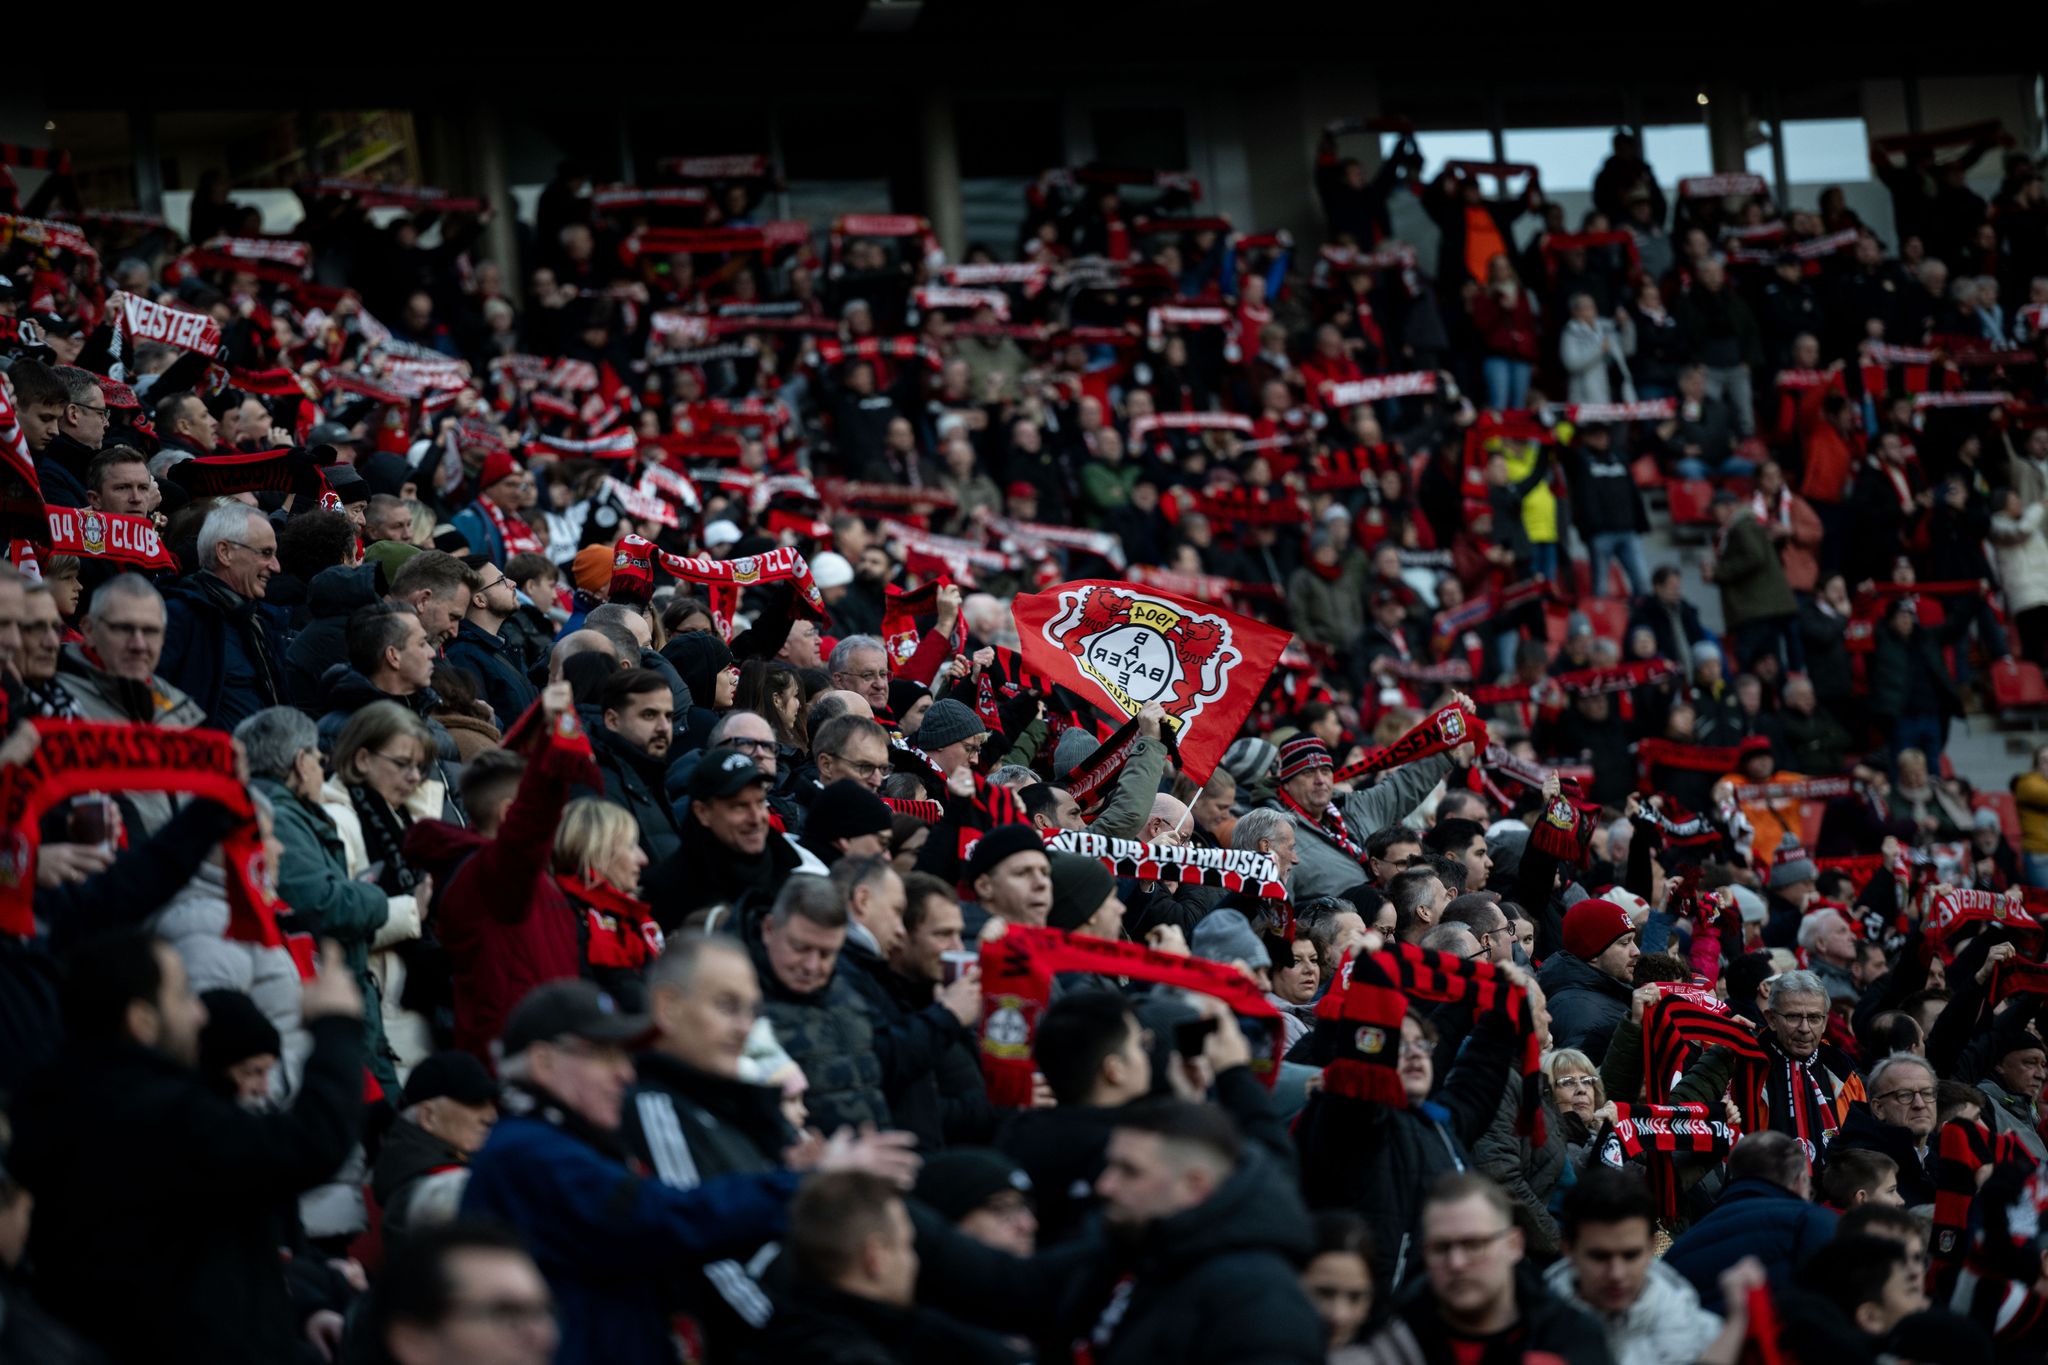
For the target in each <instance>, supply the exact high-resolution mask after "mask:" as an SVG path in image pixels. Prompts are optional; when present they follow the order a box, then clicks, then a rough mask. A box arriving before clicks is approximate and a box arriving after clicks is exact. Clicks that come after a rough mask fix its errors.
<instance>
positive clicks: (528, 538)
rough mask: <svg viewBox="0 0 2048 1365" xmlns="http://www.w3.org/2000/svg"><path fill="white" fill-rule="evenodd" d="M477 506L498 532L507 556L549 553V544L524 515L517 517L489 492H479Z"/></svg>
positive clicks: (509, 557) (508, 557)
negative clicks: (498, 502)
mask: <svg viewBox="0 0 2048 1365" xmlns="http://www.w3.org/2000/svg"><path fill="white" fill-rule="evenodd" d="M476 505H477V507H478V508H479V509H480V510H481V511H482V512H483V514H484V516H485V517H486V518H487V519H488V520H489V521H490V523H491V526H492V528H493V529H495V530H496V531H497V533H498V542H499V543H500V544H501V545H503V546H504V547H505V558H506V559H507V560H509V559H511V558H512V556H513V555H539V554H546V553H547V548H548V547H547V544H546V542H544V541H543V540H542V539H541V538H540V537H539V536H538V535H536V534H535V533H534V529H533V527H531V526H529V525H527V523H526V519H525V518H524V517H516V516H513V515H512V514H510V513H509V512H507V511H506V510H505V509H504V508H502V507H500V506H498V504H497V503H495V502H492V501H491V499H490V497H489V495H488V494H484V493H479V494H477V498H476Z"/></svg>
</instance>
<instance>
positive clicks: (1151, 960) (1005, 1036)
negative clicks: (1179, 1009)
mask: <svg viewBox="0 0 2048 1365" xmlns="http://www.w3.org/2000/svg"><path fill="white" fill-rule="evenodd" d="M1063 972H1093V973H1096V974H1099V975H1102V976H1116V977H1123V978H1126V979H1128V980H1131V981H1149V982H1152V983H1154V984H1155V985H1161V986H1176V987H1179V988H1180V989H1182V990H1190V991H1196V992H1199V993H1200V994H1203V995H1213V996H1215V997H1216V998H1217V999H1218V1000H1221V1001H1222V1002H1223V1003H1224V1004H1225V1005H1228V1006H1229V1007H1230V1009H1231V1011H1232V1012H1233V1013H1235V1014H1237V1015H1238V1016H1239V1017H1241V1018H1248V1019H1259V1020H1266V1021H1269V1022H1268V1028H1267V1032H1268V1033H1269V1034H1270V1035H1271V1040H1272V1050H1271V1052H1270V1054H1269V1055H1268V1056H1266V1057H1262V1058H1256V1059H1254V1061H1253V1063H1252V1071H1253V1073H1254V1074H1255V1075H1257V1076H1258V1077H1259V1079H1260V1081H1261V1082H1263V1083H1264V1084H1265V1085H1266V1086H1268V1087H1269V1088H1270V1087H1271V1086H1272V1084H1273V1082H1274V1081H1275V1079H1277V1078H1278V1075H1279V1071H1280V1049H1281V1047H1282V1046H1283V1044H1284V1040H1285V1038H1286V1036H1287V1034H1286V1030H1285V1029H1283V1028H1281V1027H1280V1026H1279V1023H1280V1021H1279V1014H1280V1011H1279V1008H1278V1007H1277V1006H1275V1005H1274V1004H1273V1002H1272V1001H1270V1000H1268V999H1267V998H1266V995H1265V992H1263V991H1261V990H1260V989H1259V988H1258V987H1257V986H1256V985H1254V984H1253V983H1252V981H1251V979H1250V978H1249V977H1246V976H1245V975H1244V974H1243V973H1241V972H1239V971H1238V970H1237V969H1236V968H1235V967H1233V966H1231V965H1229V964H1227V963H1222V962H1210V961H1207V960H1205V959H1203V958H1198V957H1187V956H1182V955H1176V954H1172V953H1161V952H1155V951H1153V950H1152V949H1150V948H1147V947H1144V946H1143V945H1141V944H1136V943H1120V942H1114V941H1112V940H1109V939H1094V938H1081V937H1077V936H1074V935H1071V934H1068V933H1067V932H1065V931H1064V930H1060V929H1045V928H1031V927H1026V926H1020V925H1014V924H1013V925H1011V926H1010V927H1009V929H1008V930H1007V931H1006V932H1005V933H1004V934H1003V936H1002V937H1001V938H996V939H991V940H989V941H988V942H986V943H984V944H982V945H981V1000H982V1010H981V1065H982V1075H983V1077H984V1078H985V1079H986V1081H987V1083H988V1097H989V1100H990V1102H991V1103H993V1104H996V1105H998V1106H1001V1107H1004V1108H1019V1109H1021V1108H1027V1107H1029V1105H1030V1104H1031V1088H1032V1087H1031V1076H1032V1070H1033V1067H1032V1062H1031V1045H1032V1040H1033V1039H1034V1038H1035V1037H1037V1034H1038V1022H1039V1019H1040V1018H1041V1017H1042V1016H1043V1015H1044V1013H1045V1008H1046V1005H1047V1004H1048V1002H1049V1001H1050V1000H1051V998H1052V983H1053V978H1054V977H1056V976H1058V975H1060V974H1061V973H1063Z"/></svg>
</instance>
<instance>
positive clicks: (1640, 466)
mask: <svg viewBox="0 0 2048 1365" xmlns="http://www.w3.org/2000/svg"><path fill="white" fill-rule="evenodd" d="M1628 475H1629V477H1630V478H1631V479H1633V480H1635V485H1636V487H1638V488H1662V487H1663V486H1664V471H1663V470H1662V469H1660V468H1659V467H1658V465H1657V457H1656V456H1654V455H1638V456H1637V457H1636V460H1635V463H1634V464H1631V465H1630V466H1629V467H1628Z"/></svg>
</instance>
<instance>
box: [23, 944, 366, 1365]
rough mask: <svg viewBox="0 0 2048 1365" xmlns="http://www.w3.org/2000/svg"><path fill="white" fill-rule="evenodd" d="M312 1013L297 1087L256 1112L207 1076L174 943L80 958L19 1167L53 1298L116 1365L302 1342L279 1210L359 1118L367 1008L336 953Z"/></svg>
mask: <svg viewBox="0 0 2048 1365" xmlns="http://www.w3.org/2000/svg"><path fill="white" fill-rule="evenodd" d="M301 1010H302V1013H303V1016H304V1018H305V1021H306V1024H307V1027H308V1029H309V1030H310V1031H311V1033H312V1037H313V1051H312V1053H311V1055H310V1056H309V1057H308V1058H307V1060H306V1065H305V1070H304V1072H303V1073H302V1075H301V1077H300V1082H299V1093H298V1094H297V1096H296V1097H295V1098H294V1100H293V1102H292V1105H291V1107H290V1108H289V1109H286V1110H283V1111H281V1112H276V1113H262V1114H258V1113H251V1112H249V1111H247V1110H244V1109H241V1108H239V1107H238V1106H236V1105H235V1104H234V1103H233V1102H232V1101H231V1100H229V1099H225V1098H223V1097H221V1096H219V1095H217V1094H215V1093H214V1091H213V1090H212V1089H210V1088H209V1087H208V1086H207V1085H206V1083H205V1082H204V1081H202V1080H201V1079H200V1077H199V1075H198V1073H197V1072H196V1071H195V1070H194V1065H195V1063H196V1062H197V1060H198V1056H199V1032H200V1030H201V1028H203V1027H204V1026H205V1023H206V1007H205V1006H204V1005H203V1004H201V1003H200V1001H199V1000H198V998H197V997H196V996H195V995H194V994H193V993H192V990H191V986H190V984H189V982H188V981H187V978H186V975H185V967H184V964H183V962H182V961H180V959H179V957H178V954H177V953H176V952H175V951H173V950H172V948H171V947H170V945H168V944H166V943H164V942H163V941H162V940H160V939H157V938H155V937H153V936H151V935H148V934H142V933H135V932H130V933H125V934H122V935H119V936H115V937H110V938H104V939H99V940H95V941H93V942H92V943H90V944H88V945H86V946H84V947H82V948H81V949H79V951H78V952H76V953H75V954H73V956H72V959H71V962H70V986H69V987H68V989H67V993H66V998H65V1023H66V1025H67V1026H68V1028H69V1031H70V1040H69V1042H68V1044H67V1045H66V1050H65V1052H64V1054H63V1055H62V1056H61V1057H60V1058H59V1059H58V1061H57V1062H56V1063H55V1064H54V1065H53V1066H52V1067H51V1068H50V1069H49V1070H47V1071H45V1072H43V1073H42V1074H41V1075H40V1076H38V1077H37V1078H36V1079H35V1080H34V1081H32V1082H31V1083H30V1085H29V1086H28V1088H27V1089H26V1091H25V1092H24V1093H23V1094H22V1095H21V1096H20V1098H19V1099H18V1100H17V1101H16V1103H15V1105H14V1107H13V1110H12V1113H13V1118H14V1124H15V1134H14V1145H13V1148H12V1150H11V1151H10V1153H9V1157H8V1167H9V1170H10V1171H11V1172H12V1173H13V1174H14V1175H15V1177H16V1178H17V1179H19V1180H20V1182H21V1183H22V1184H23V1185H24V1186H26V1187H27V1188H28V1190H29V1191H30V1192H31V1193H32V1194H34V1195H35V1197H36V1203H37V1206H38V1209H37V1215H38V1216H37V1218H36V1220H35V1227H34V1230H33V1233H32V1234H31V1240H30V1248H31V1254H32V1255H33V1256H34V1258H35V1262H36V1268H37V1275H38V1283H39V1286H40V1295H41V1299H42V1302H43V1304H44V1306H45V1307H47V1308H48V1309H49V1310H50V1311H51V1312H52V1313H53V1314H55V1315H56V1316H57V1317H58V1318H60V1319H61V1320H63V1321H64V1322H66V1323H67V1324H69V1325H70V1326H71V1327H72V1328H74V1329H75V1330H77V1331H78V1332H79V1333H81V1334H82V1335H84V1336H86V1337H88V1338H90V1339H91V1340H93V1341H94V1342H96V1343H97V1344H99V1345H100V1346H102V1347H103V1348H105V1349H106V1350H107V1351H108V1353H109V1354H110V1355H112V1356H113V1357H114V1358H116V1359H118V1360H124V1361H125V1360H160V1361H191V1362H194V1365H201V1363H202V1362H203V1363H204V1365H218V1363H219V1362H235V1361H247V1362H250V1365H271V1363H272V1362H276V1361H281V1360H292V1359H296V1358H297V1352H298V1351H299V1350H300V1349H301V1348H302V1347H303V1344H304V1338H303V1336H302V1335H301V1330H300V1324H299V1323H298V1322H297V1321H296V1315H295V1313H294V1310H293V1308H292V1305H291V1301H290V1299H289V1297H288V1291H287V1287H286V1283H285V1273H284V1267H283V1263H282V1262H281V1261H280V1259H279V1256H278V1231H279V1227H280V1224H281V1219H282V1217H283V1216H284V1215H286V1214H288V1213H289V1212H290V1210H291V1206H292V1201H293V1200H294V1199H295V1198H296V1197H297V1196H298V1195H299V1194H300V1193H301V1192H303V1191H305V1190H309V1189H312V1188H313V1187H315V1186H317V1185H319V1184H321V1183H323V1182H325V1181H327V1180H329V1179H331V1178H332V1176H333V1174H334V1172H335V1171H336V1170H337V1169H338V1168H339V1167H340V1165H341V1162H342V1159H343V1158H344V1157H346V1156H347V1155H348V1152H349V1149H350V1147H351V1146H352V1145H353V1144H354V1142H355V1140H356V1132H357V1129H358V1127H359V1125H360V1123H361V1117H362V1073H363V1061H364V1058H363V1042H362V1035H363V1026H362V1010H363V1002H362V996H361V994H360V993H359V992H358V991H357V989H356V984H355V978H354V976H353V975H352V974H351V973H350V972H349V970H348V968H347V965H346V963H345V961H344V960H343V957H342V953H341V949H340V948H339V946H337V945H335V944H333V943H329V944H328V945H327V949H326V961H325V962H324V964H323V968H322V970H321V972H320V973H319V975H318V976H316V977H314V978H312V979H311V980H308V981H307V982H306V985H305V989H304V992H303V994H302V997H301ZM166 1248H175V1249H176V1257H175V1262H174V1263H167V1262H166V1261H165V1259H164V1256H165V1251H166ZM113 1305H118V1307H119V1311H109V1309H110V1306H113Z"/></svg>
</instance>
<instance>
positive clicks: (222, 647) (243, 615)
mask: <svg viewBox="0 0 2048 1365" xmlns="http://www.w3.org/2000/svg"><path fill="white" fill-rule="evenodd" d="M199 565H200V567H199V572H198V573H195V574H192V575H190V576H189V577H186V578H181V579H179V580H178V581H177V582H176V583H174V584H172V585H171V586H170V587H169V588H168V589H166V590H165V592H164V609H165V617H166V626H165V632H164V652H163V658H162V659H161V660H159V661H158V664H157V672H159V673H160V674H162V675H163V677H164V678H165V679H167V680H168V681H169V682H170V683H171V684H172V685H173V686H175V687H177V688H178V689H179V690H180V691H182V692H183V693H185V695H186V696H188V697H190V698H192V700H193V701H196V702H198V703H199V705H200V707H201V708H202V709H203V710H204V711H205V712H206V720H205V726H206V728H207V729H209V730H225V731H230V732H231V731H233V730H234V728H235V727H236V726H237V725H239V724H241V723H242V722H243V721H245V720H247V719H248V718H249V717H250V716H253V715H255V714H256V713H257V712H258V711H261V710H262V709H263V708H264V707H266V706H281V705H283V704H284V703H285V702H286V701H287V700H289V698H288V697H287V696H286V691H287V689H286V686H285V675H284V661H285V652H286V650H287V648H288V647H289V645H290V643H291V641H290V636H289V633H288V631H287V629H286V624H285V614H284V613H283V612H282V611H280V610H278V609H277V608H275V607H271V606H268V605H267V604H265V602H264V601H263V594H264V591H265V589H266V588H267V587H268V585H269V583H270V575H271V572H272V571H273V570H275V569H276V568H277V567H278V565H277V532H276V531H274V530H272V529H271V525H270V522H269V520H268V519H267V518H266V517H264V515H263V514H262V513H261V512H258V511H257V510H256V509H255V508H253V507H250V506H249V505H248V504H246V503H239V502H237V503H230V504H228V505H227V506H225V507H217V508H215V509H214V510H213V511H211V512H209V513H207V514H206V520H205V521H204V522H202V523H201V524H200V527H199Z"/></svg>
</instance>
